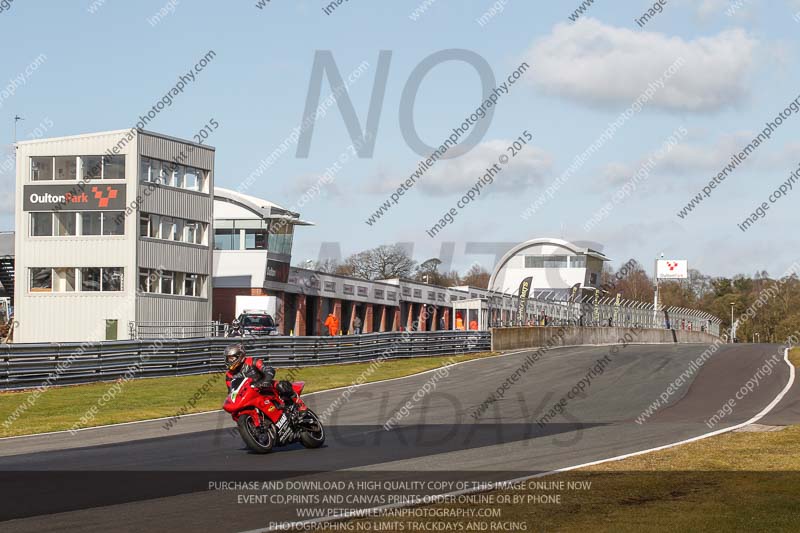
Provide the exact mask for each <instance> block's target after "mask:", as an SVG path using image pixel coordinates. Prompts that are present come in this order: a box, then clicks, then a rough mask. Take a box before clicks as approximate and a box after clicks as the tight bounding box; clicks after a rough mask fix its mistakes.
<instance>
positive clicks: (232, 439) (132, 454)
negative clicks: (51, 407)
mask: <svg viewBox="0 0 800 533" xmlns="http://www.w3.org/2000/svg"><path fill="white" fill-rule="evenodd" d="M706 348H707V346H706V345H629V346H626V347H616V348H614V349H613V350H612V348H611V347H608V346H605V347H603V346H600V347H589V346H586V347H576V348H559V349H553V350H551V351H550V352H548V353H546V354H545V355H544V356H543V357H542V358H541V359H540V360H539V361H537V362H536V363H534V364H533V365H532V366H531V367H530V369H529V370H528V371H527V372H526V373H523V374H522V375H521V376H520V378H519V380H518V381H517V382H516V383H515V384H513V386H512V387H511V388H510V390H509V391H508V392H507V393H506V394H505V396H504V397H503V398H502V399H501V400H499V401H497V402H494V403H492V404H491V405H490V406H489V408H488V409H487V410H486V412H485V413H484V414H483V416H481V417H479V418H478V419H477V420H475V419H474V418H473V416H472V413H474V412H475V410H476V409H477V408H478V406H479V405H480V404H481V403H482V402H483V401H484V400H485V399H486V398H487V397H488V396H489V395H490V394H491V393H492V392H493V391H495V390H496V389H497V387H498V386H499V385H500V384H502V383H503V382H504V381H505V380H506V379H507V378H508V377H509V376H510V375H511V374H513V373H514V372H515V371H516V370H517V369H518V368H519V367H520V365H521V364H522V362H523V361H524V359H525V357H526V355H528V354H529V353H530V352H531V351H526V352H519V353H512V354H509V355H505V356H501V357H495V358H489V359H482V360H476V361H472V362H469V363H465V364H459V365H456V366H453V367H450V368H449V369H448V370H447V372H439V373H434V372H428V373H423V374H419V375H416V376H411V377H408V378H403V379H396V380H390V381H386V382H381V383H376V384H368V385H365V386H361V387H359V388H357V389H355V390H354V391H353V393H352V395H351V396H350V398H349V400H348V401H346V402H345V403H342V404H341V406H340V407H339V408H338V409H337V410H336V411H335V413H334V414H333V415H332V416H331V418H330V419H329V420H328V422H327V426H326V428H327V432H328V433H327V442H326V445H325V447H323V448H321V449H318V450H305V449H303V448H302V447H301V446H299V445H296V446H292V447H287V448H279V449H277V450H276V451H274V452H273V453H271V454H268V455H257V454H252V453H249V452H248V451H247V450H246V449H245V448H244V445H243V443H242V442H241V439H240V438H239V437H238V435H237V434H235V433H233V432H232V431H231V428H232V427H233V422H232V421H231V420H230V418H229V417H228V416H227V415H226V414H224V413H222V412H218V413H216V412H215V413H206V414H201V415H195V416H189V417H186V418H185V419H183V420H181V421H180V423H179V424H178V425H177V426H176V427H175V428H173V429H171V430H170V431H167V430H165V429H164V428H163V427H162V425H163V423H164V421H163V420H160V421H148V422H143V423H134V424H126V425H119V426H112V427H107V428H99V429H92V430H85V431H80V432H78V433H76V434H75V435H70V434H69V433H67V432H64V433H55V434H50V435H42V436H31V437H22V438H11V439H2V440H0V469H2V471H3V475H2V479H0V488H1V489H2V500H0V501H1V502H2V503H0V520H4V521H5V520H10V521H6V522H3V523H2V524H0V529H3V530H7V531H42V530H54V529H58V530H62V531H64V530H66V531H78V530H80V531H148V530H149V531H163V530H190V529H191V530H194V531H244V530H252V529H258V528H264V527H266V526H268V525H269V524H270V523H271V522H280V521H295V520H298V516H297V512H296V508H297V507H298V506H297V505H274V504H269V503H258V504H255V503H241V502H240V500H239V499H238V498H237V495H241V494H242V491H236V490H219V489H218V490H209V482H211V481H225V480H229V481H234V480H251V479H252V480H255V479H258V480H281V479H283V480H287V479H304V480H336V479H339V480H341V479H373V480H394V479H431V480H432V479H471V480H484V481H491V480H503V479H514V478H518V477H522V476H529V475H533V474H536V473H539V472H548V471H551V470H554V469H560V468H566V467H571V466H575V465H580V464H585V463H588V462H592V461H597V460H602V459H606V458H611V457H616V456H619V455H623V454H628V453H633V452H637V451H641V450H646V449H650V448H654V447H658V446H662V445H668V444H671V443H675V442H679V441H682V440H685V439H689V438H692V437H696V436H700V435H703V434H706V433H709V432H711V431H715V430H720V429H723V428H728V427H731V426H733V425H737V424H741V423H743V422H745V421H747V420H749V419H750V418H752V417H753V416H755V415H756V414H758V413H760V412H761V411H762V410H763V409H764V408H765V407H767V406H768V405H769V404H770V403H771V402H773V400H774V399H775V398H776V397H777V396H778V395H779V394H780V393H781V391H782V390H783V389H784V388H785V387H786V385H787V382H788V381H789V376H790V370H789V367H788V365H787V364H786V363H785V362H784V361H783V349H782V348H781V347H780V346H777V345H765V344H756V345H752V344H751V345H726V346H723V347H722V348H721V349H720V350H719V351H718V352H717V353H716V354H715V355H714V356H713V357H712V358H711V359H709V360H708V361H707V362H706V363H705V364H704V365H703V366H702V367H701V368H700V370H699V371H698V372H693V373H692V374H691V376H690V377H689V378H688V379H687V383H686V384H685V385H684V386H682V387H681V388H679V389H678V390H677V391H676V392H674V393H673V394H671V395H669V397H668V400H667V401H666V402H664V405H663V406H661V407H659V408H658V409H657V410H656V411H655V412H654V413H653V415H652V416H651V417H650V418H649V419H647V421H646V422H644V423H642V424H639V423H637V422H636V419H637V417H639V416H640V414H641V413H642V411H643V410H644V409H646V408H647V407H648V406H650V405H651V403H652V402H654V401H655V400H656V399H657V398H658V397H659V396H660V395H661V394H662V393H664V392H665V391H666V390H667V388H668V386H669V385H670V383H672V382H673V381H674V380H675V378H677V377H678V376H679V375H681V373H683V372H685V371H687V368H689V366H690V362H691V361H693V360H695V359H696V358H697V357H698V356H699V355H700V354H701V353H702V352H703V350H705V349H706ZM775 355H777V358H778V361H779V362H778V363H777V364H774V365H773V368H772V372H771V374H770V375H769V376H765V377H763V378H761V379H760V380H759V384H758V386H757V387H755V388H754V389H753V390H752V391H748V393H747V394H746V395H744V397H743V398H742V399H740V400H737V401H736V406H735V408H734V409H733V410H732V412H731V413H730V414H726V416H725V417H723V418H722V420H720V421H719V423H718V424H716V425H714V426H713V428H709V427H708V426H707V424H706V421H707V420H708V419H709V418H710V417H711V416H713V415H714V414H716V413H717V411H718V410H719V409H720V408H721V407H722V405H723V404H724V403H725V402H727V401H728V400H729V399H731V398H733V397H734V395H735V394H736V393H737V391H739V390H740V388H741V387H742V386H743V385H744V384H745V383H746V382H747V381H748V380H750V379H751V378H752V377H753V375H754V374H756V372H757V371H758V369H759V368H760V367H763V365H765V361H768V360H769V359H770V358H771V357H773V356H775ZM604 357H607V361H608V362H607V364H606V365H605V369H604V371H603V372H602V373H600V374H599V375H597V376H595V377H594V378H593V379H592V380H591V381H590V382H589V384H588V386H585V387H584V390H583V391H582V392H581V394H580V395H578V396H577V397H575V398H574V399H570V400H568V402H567V403H566V405H565V407H564V409H563V414H561V415H557V416H556V417H554V418H553V419H552V421H550V422H548V423H546V424H544V425H543V427H539V425H537V424H536V421H537V420H539V419H540V418H541V417H543V416H544V415H545V414H546V413H547V412H548V410H550V409H551V407H552V406H553V405H554V404H556V403H557V402H559V400H560V399H561V398H562V397H564V396H565V395H566V394H567V393H568V392H569V391H570V390H571V389H572V388H573V387H575V385H576V384H577V383H578V382H579V381H580V380H581V379H582V378H584V377H585V376H586V375H587V373H588V372H589V371H590V370H591V369H592V368H593V367H595V366H596V364H597V361H598V360H601V359H602V358H604ZM426 383H427V384H428V387H427V388H428V389H429V390H430V392H429V393H427V394H418V391H420V390H421V389H422V388H423V387H424V386H425V384H426ZM434 385H435V387H434ZM796 391H797V387H796V386H795V387H793V389H792V391H790V394H789V395H787V397H786V398H784V400H783V401H781V402H780V403H778V404H777V405H776V406H775V408H774V409H773V410H772V411H770V413H769V414H768V415H767V416H766V417H765V418H764V420H762V421H761V423H767V422H766V421H767V420H772V421H773V422H772V423H775V424H788V423H797V422H798V421H800V408H798V403H797V399H796V395H795V396H792V395H793V393H795V392H796ZM192 393H193V391H187V397H188V396H191V394H192ZM415 394H417V396H416V401H414V400H413V398H414V395H415ZM341 395H342V391H341V390H333V391H327V392H323V393H318V394H314V395H310V396H308V397H307V402H308V403H309V405H310V406H311V407H312V408H313V409H314V410H315V411H316V412H317V413H322V412H323V411H325V409H326V408H327V407H328V406H330V405H331V403H332V402H334V401H336V399H337V398H339V397H341ZM120 401H124V398H122V399H121V400H120ZM407 401H411V402H412V405H413V407H412V408H411V409H410V410H409V414H408V416H406V417H403V418H401V419H400V420H399V422H398V424H397V427H396V428H395V429H393V430H392V431H385V430H384V429H383V426H384V424H385V423H386V421H387V420H388V419H389V418H390V417H392V416H393V415H394V414H395V413H397V412H398V411H399V410H400V409H401V407H402V406H403V405H404V404H405V403H406V402H407ZM221 402H222V398H220V403H221ZM343 470H347V472H342V471H343ZM261 492H262V493H263V492H264V491H261ZM361 507H364V508H367V507H372V506H371V505H369V504H366V503H365V504H364V505H362V506H361Z"/></svg>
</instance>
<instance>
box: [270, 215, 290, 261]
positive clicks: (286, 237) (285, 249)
mask: <svg viewBox="0 0 800 533" xmlns="http://www.w3.org/2000/svg"><path fill="white" fill-rule="evenodd" d="M292 232H293V226H292V224H286V223H280V222H278V223H273V224H272V225H271V226H270V228H269V246H268V249H269V251H270V252H275V253H276V254H286V255H289V254H291V253H292Z"/></svg>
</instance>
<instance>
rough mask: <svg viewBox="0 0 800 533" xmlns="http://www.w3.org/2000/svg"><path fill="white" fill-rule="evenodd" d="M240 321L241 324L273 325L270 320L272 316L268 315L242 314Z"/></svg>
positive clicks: (270, 326)
mask: <svg viewBox="0 0 800 533" xmlns="http://www.w3.org/2000/svg"><path fill="white" fill-rule="evenodd" d="M241 323H242V325H243V326H256V327H264V328H273V327H275V322H273V321H272V317H271V316H269V315H244V316H243V317H242V320H241Z"/></svg>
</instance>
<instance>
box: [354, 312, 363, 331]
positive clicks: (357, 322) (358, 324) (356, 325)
mask: <svg viewBox="0 0 800 533" xmlns="http://www.w3.org/2000/svg"><path fill="white" fill-rule="evenodd" d="M361 325H362V322H361V319H360V318H359V317H358V316H356V317H355V318H354V319H353V334H354V335H361Z"/></svg>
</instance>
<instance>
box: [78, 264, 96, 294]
mask: <svg viewBox="0 0 800 533" xmlns="http://www.w3.org/2000/svg"><path fill="white" fill-rule="evenodd" d="M81 290H82V291H99V290H100V269H99V268H94V267H91V268H81Z"/></svg>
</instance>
